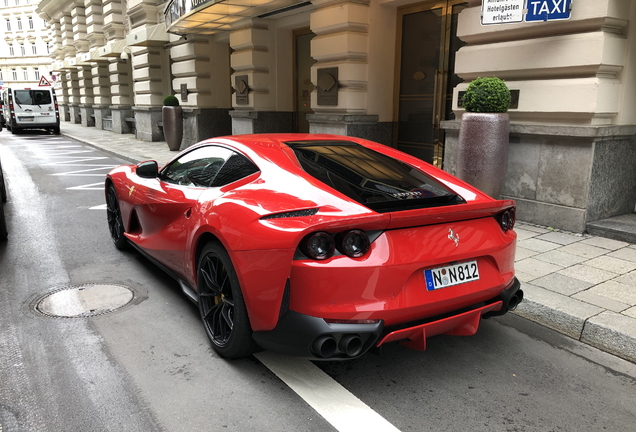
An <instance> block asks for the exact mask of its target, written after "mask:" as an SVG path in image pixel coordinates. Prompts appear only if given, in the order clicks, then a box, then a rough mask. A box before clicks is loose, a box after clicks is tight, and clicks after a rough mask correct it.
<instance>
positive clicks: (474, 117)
mask: <svg viewBox="0 0 636 432" xmlns="http://www.w3.org/2000/svg"><path fill="white" fill-rule="evenodd" d="M463 99H464V108H466V112H465V113H464V114H463V115H462V120H461V125H460V129H459V142H458V148H457V177H459V178H460V179H462V180H464V181H466V182H467V183H470V184H471V185H473V186H475V187H476V188H478V189H480V190H481V191H483V192H485V193H487V194H488V195H490V196H491V197H493V198H499V195H500V193H501V189H502V187H503V183H504V180H505V177H506V166H507V164H508V146H509V144H510V143H509V131H510V118H509V116H508V113H507V111H508V107H509V106H510V90H508V87H507V86H506V83H504V82H503V81H502V80H501V79H499V78H495V77H492V78H477V79H476V80H474V81H473V82H471V83H470V84H469V85H468V88H467V89H466V93H465V95H464V98H463Z"/></svg>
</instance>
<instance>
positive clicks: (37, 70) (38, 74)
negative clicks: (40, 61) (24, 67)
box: [35, 69, 40, 80]
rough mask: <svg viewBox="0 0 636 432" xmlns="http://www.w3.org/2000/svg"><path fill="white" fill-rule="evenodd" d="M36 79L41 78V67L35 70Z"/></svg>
mask: <svg viewBox="0 0 636 432" xmlns="http://www.w3.org/2000/svg"><path fill="white" fill-rule="evenodd" d="M35 79H36V80H39V79H40V69H36V70H35Z"/></svg>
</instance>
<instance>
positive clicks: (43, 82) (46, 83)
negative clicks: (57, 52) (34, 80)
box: [38, 75, 51, 87]
mask: <svg viewBox="0 0 636 432" xmlns="http://www.w3.org/2000/svg"><path fill="white" fill-rule="evenodd" d="M50 85H51V83H50V82H49V80H47V79H46V78H45V77H44V75H42V77H41V78H40V83H39V84H38V86H40V87H46V86H50Z"/></svg>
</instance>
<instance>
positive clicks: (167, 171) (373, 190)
mask: <svg viewBox="0 0 636 432" xmlns="http://www.w3.org/2000/svg"><path fill="white" fill-rule="evenodd" d="M106 201H107V207H108V225H109V228H110V233H111V236H112V239H113V242H114V243H115V246H116V247H118V248H124V247H126V246H128V245H129V244H131V245H132V246H134V247H135V248H136V249H138V250H139V251H140V252H141V253H143V254H144V255H146V256H147V257H149V258H150V259H151V260H152V261H154V262H155V263H156V264H158V265H159V266H160V267H161V268H162V269H164V270H165V271H166V272H168V273H169V274H171V275H172V276H174V277H175V278H176V279H177V280H178V281H179V283H180V285H181V287H182V288H183V291H184V292H185V294H187V296H188V297H190V299H192V300H193V301H195V302H197V303H198V305H199V309H200V311H201V318H202V320H203V324H204V326H205V330H206V332H207V334H208V336H209V338H210V340H211V341H212V344H213V346H214V348H215V349H216V351H217V352H218V353H219V354H220V355H222V356H225V357H230V358H232V357H241V356H245V355H248V354H250V353H252V352H253V351H254V350H255V349H257V347H258V346H260V347H261V348H264V349H267V350H271V351H276V352H280V353H284V354H289V355H293V356H300V357H305V358H310V359H332V360H337V359H351V358H355V357H358V356H360V355H362V354H363V353H365V352H366V351H368V350H369V349H371V348H374V347H379V346H381V345H383V344H385V343H387V342H392V341H399V342H400V343H402V344H404V345H406V346H408V347H411V348H415V349H418V350H424V349H425V348H426V339H427V338H428V337H430V336H433V335H437V334H452V335H472V334H474V333H475V332H476V331H477V328H478V327H479V322H480V320H481V318H482V317H484V318H485V317H488V316H493V315H502V314H504V313H506V312H507V311H508V310H512V309H514V308H515V307H516V305H517V304H518V303H519V302H520V301H521V300H522V299H523V292H522V291H521V290H520V289H519V286H520V284H519V282H518V280H517V279H516V278H515V276H514V266H513V265H514V256H515V246H516V237H517V236H516V234H515V232H514V231H513V229H512V228H513V226H514V222H515V203H514V201H510V200H501V201H500V200H495V199H493V198H491V197H489V196H487V195H485V194H484V193H482V192H480V191H478V190H476V189H475V188H473V187H471V186H470V185H468V184H466V183H464V182H462V181H461V180H459V179H457V178H455V177H453V176H451V175H449V174H447V173H446V172H444V171H442V170H440V169H437V168H435V167H433V166H431V165H429V164H427V163H425V162H423V161H421V160H419V159H417V158H414V157H412V156H409V155H407V154H404V153H401V152H399V151H397V150H395V149H393V148H391V147H387V146H385V145H382V144H377V143H374V142H371V141H367V140H364V139H359V138H353V137H344V136H335V135H301V134H271V135H242V136H230V137H223V138H212V139H209V140H206V141H203V142H201V143H199V144H197V145H195V146H192V147H190V148H188V149H187V150H185V151H183V152H182V153H180V154H179V155H178V156H176V157H175V158H174V159H172V160H171V161H170V162H168V163H167V164H166V165H165V166H164V167H162V168H161V169H159V168H158V166H157V163H156V162H154V161H148V162H142V163H140V164H138V165H136V166H135V165H125V166H121V167H118V168H116V169H114V170H113V171H111V172H110V173H109V174H108V177H107V179H106Z"/></svg>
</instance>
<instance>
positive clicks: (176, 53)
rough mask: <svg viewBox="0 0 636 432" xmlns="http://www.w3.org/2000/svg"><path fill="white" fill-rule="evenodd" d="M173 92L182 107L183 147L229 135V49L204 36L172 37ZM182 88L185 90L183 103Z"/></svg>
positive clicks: (223, 43) (226, 45)
mask: <svg viewBox="0 0 636 432" xmlns="http://www.w3.org/2000/svg"><path fill="white" fill-rule="evenodd" d="M171 43H172V44H173V46H172V48H170V58H171V59H172V62H173V63H172V74H173V76H174V80H173V82H172V89H173V92H174V93H175V94H176V95H177V97H178V98H179V99H180V104H181V106H182V107H183V122H184V126H183V142H182V147H184V148H186V147H188V146H190V145H192V144H195V143H197V142H199V141H202V140H204V139H206V138H211V137H215V136H222V135H230V134H231V133H232V121H231V118H230V115H229V111H230V107H231V106H232V95H231V91H230V86H229V83H230V47H229V45H228V44H227V43H225V42H221V43H217V42H214V39H213V38H211V37H206V36H197V37H195V36H188V37H187V40H186V39H184V38H181V37H179V36H176V35H171ZM181 86H185V87H186V88H187V95H186V100H183V98H182V96H181Z"/></svg>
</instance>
